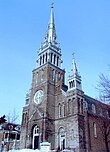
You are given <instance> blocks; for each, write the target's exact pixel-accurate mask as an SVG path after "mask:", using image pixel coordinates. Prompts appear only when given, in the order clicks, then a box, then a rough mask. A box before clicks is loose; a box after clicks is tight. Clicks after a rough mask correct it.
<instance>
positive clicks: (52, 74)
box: [52, 69, 55, 80]
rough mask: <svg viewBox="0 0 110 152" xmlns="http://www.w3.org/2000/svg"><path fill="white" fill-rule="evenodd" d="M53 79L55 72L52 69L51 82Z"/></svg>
mask: <svg viewBox="0 0 110 152" xmlns="http://www.w3.org/2000/svg"><path fill="white" fill-rule="evenodd" d="M54 79H55V70H54V69H53V70H52V80H54Z"/></svg>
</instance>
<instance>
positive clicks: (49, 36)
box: [44, 2, 57, 43]
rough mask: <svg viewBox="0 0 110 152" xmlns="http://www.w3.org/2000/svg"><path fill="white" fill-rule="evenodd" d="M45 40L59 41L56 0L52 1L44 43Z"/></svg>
mask: <svg viewBox="0 0 110 152" xmlns="http://www.w3.org/2000/svg"><path fill="white" fill-rule="evenodd" d="M45 42H51V43H55V42H57V36H56V29H55V23H54V2H52V4H51V15H50V20H49V24H48V29H47V33H46V36H45V38H44V43H45Z"/></svg>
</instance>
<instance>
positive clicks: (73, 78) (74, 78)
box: [68, 53, 82, 90]
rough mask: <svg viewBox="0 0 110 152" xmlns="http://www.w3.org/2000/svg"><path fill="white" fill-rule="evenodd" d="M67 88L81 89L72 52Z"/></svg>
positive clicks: (79, 77)
mask: <svg viewBox="0 0 110 152" xmlns="http://www.w3.org/2000/svg"><path fill="white" fill-rule="evenodd" d="M68 88H69V90H75V89H78V90H82V86H81V76H80V75H79V73H78V70H77V66H76V62H75V57H74V53H73V54H72V69H71V73H70V74H69V76H68Z"/></svg>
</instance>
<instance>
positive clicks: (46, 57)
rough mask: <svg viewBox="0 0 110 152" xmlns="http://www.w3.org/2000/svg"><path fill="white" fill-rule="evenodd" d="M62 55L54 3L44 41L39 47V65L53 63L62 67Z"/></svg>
mask: <svg viewBox="0 0 110 152" xmlns="http://www.w3.org/2000/svg"><path fill="white" fill-rule="evenodd" d="M61 56H62V55H61V49H60V45H59V43H58V42H57V36H56V29H55V22H54V3H52V4H51V14H50V19H49V24H48V29H47V32H46V35H45V38H44V42H43V43H42V44H41V47H40V49H39V53H38V59H37V66H38V67H40V66H42V65H44V64H47V63H51V64H52V65H54V66H56V67H58V68H62V58H61Z"/></svg>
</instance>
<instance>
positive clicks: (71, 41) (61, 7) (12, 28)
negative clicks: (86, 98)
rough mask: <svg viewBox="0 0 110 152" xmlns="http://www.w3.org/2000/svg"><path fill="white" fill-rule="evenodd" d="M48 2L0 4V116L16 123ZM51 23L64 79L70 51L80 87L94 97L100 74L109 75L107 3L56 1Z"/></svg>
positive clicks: (42, 33) (96, 0)
mask: <svg viewBox="0 0 110 152" xmlns="http://www.w3.org/2000/svg"><path fill="white" fill-rule="evenodd" d="M50 5H51V0H0V115H1V116H2V115H3V114H6V115H7V114H8V113H12V111H13V110H14V109H15V110H16V113H17V114H19V122H20V119H21V113H22V107H23V106H24V104H25V95H26V92H27V91H28V89H29V88H30V86H31V80H32V70H33V69H34V68H36V59H37V54H38V51H39V47H40V44H41V43H42V42H43V38H44V36H45V33H46V30H47V25H48V21H49V17H50ZM54 11H55V24H56V31H57V36H58V41H59V43H60V46H61V51H62V58H63V68H65V69H66V79H67V75H68V72H69V71H70V67H71V63H72V52H73V51H74V53H75V58H76V62H77V67H78V70H79V72H80V74H81V76H82V86H83V90H84V92H85V93H86V94H88V95H90V96H92V97H95V98H97V97H98V92H97V90H96V89H95V87H96V85H97V83H98V81H99V75H100V74H101V73H105V74H109V68H108V64H110V60H109V58H110V0H55V9H54Z"/></svg>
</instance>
